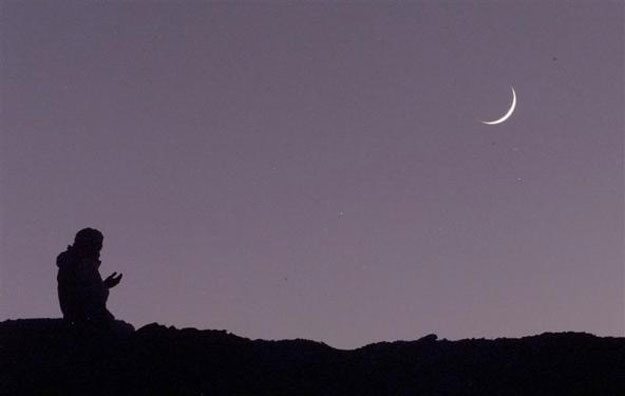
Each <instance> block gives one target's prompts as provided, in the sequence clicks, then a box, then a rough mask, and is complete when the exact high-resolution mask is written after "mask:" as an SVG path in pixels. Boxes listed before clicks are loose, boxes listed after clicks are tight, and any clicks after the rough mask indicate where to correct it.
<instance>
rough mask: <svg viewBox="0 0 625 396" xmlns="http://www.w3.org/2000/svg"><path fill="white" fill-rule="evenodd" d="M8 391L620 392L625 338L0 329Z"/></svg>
mask: <svg viewBox="0 0 625 396" xmlns="http://www.w3.org/2000/svg"><path fill="white" fill-rule="evenodd" d="M0 394H2V395H29V394H36V395H207V396H208V395H296V396H299V395H324V396H325V395H625V339H623V338H599V337H595V336H593V335H590V334H585V333H545V334H542V335H538V336H533V337H524V338H521V339H496V340H484V339H471V340H461V341H447V340H442V341H441V340H437V339H436V336H434V335H430V336H427V337H425V338H422V339H419V340H417V341H398V342H392V343H386V342H384V343H377V344H371V345H367V346H365V347H363V348H359V349H355V350H349V351H345V350H337V349H334V348H331V347H329V346H327V345H325V344H322V343H318V342H313V341H307V340H290V341H262V340H256V341H252V340H249V339H246V338H241V337H237V336H235V335H233V334H229V333H226V332H225V331H215V330H202V331H200V330H196V329H175V328H173V327H170V328H167V327H164V326H161V325H157V324H151V325H148V326H145V327H142V328H140V329H138V330H137V331H136V332H134V333H127V334H117V335H111V334H105V333H98V332H94V331H93V330H88V329H75V328H68V327H67V326H66V325H64V323H63V322H62V321H61V320H59V319H30V320H9V321H5V322H2V323H0Z"/></svg>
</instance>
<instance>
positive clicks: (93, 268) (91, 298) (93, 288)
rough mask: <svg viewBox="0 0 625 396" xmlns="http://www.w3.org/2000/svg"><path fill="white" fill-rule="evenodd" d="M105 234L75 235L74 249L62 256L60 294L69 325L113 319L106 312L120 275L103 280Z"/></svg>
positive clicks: (90, 231)
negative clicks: (101, 252) (102, 266)
mask: <svg viewBox="0 0 625 396" xmlns="http://www.w3.org/2000/svg"><path fill="white" fill-rule="evenodd" d="M103 239H104V237H103V235H102V233H100V232H99V231H97V230H94V229H91V228H85V229H83V230H81V231H79V232H78V233H77V234H76V238H75V240H74V245H72V246H68V247H67V250H66V251H64V252H63V253H61V254H59V256H58V257H57V261H56V264H57V266H58V268H59V271H58V275H57V281H58V294H59V303H60V305H61V312H63V317H64V318H65V319H66V320H68V321H69V322H70V323H80V322H107V321H111V320H113V319H114V316H113V315H112V314H111V313H110V312H109V311H108V310H107V309H106V300H107V298H108V295H109V288H111V287H114V286H116V285H117V284H118V283H119V281H120V280H121V275H119V276H118V277H116V276H115V273H114V274H113V275H111V276H109V277H108V278H107V279H106V280H102V277H101V276H100V272H99V271H98V268H99V266H100V263H101V262H100V260H99V257H100V250H101V249H102V241H103Z"/></svg>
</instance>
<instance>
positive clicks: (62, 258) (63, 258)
mask: <svg viewBox="0 0 625 396" xmlns="http://www.w3.org/2000/svg"><path fill="white" fill-rule="evenodd" d="M73 260H74V254H73V252H72V247H71V246H69V245H68V246H67V249H66V250H65V251H64V252H61V253H60V254H59V255H58V256H57V257H56V265H57V266H58V267H62V266H64V265H67V264H68V263H70V262H72V261H73Z"/></svg>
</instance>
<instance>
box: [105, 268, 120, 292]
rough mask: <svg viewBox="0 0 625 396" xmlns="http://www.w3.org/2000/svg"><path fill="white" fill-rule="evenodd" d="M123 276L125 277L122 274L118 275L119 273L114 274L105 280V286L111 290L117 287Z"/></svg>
mask: <svg viewBox="0 0 625 396" xmlns="http://www.w3.org/2000/svg"><path fill="white" fill-rule="evenodd" d="M122 276H123V275H122V274H119V275H117V272H113V273H112V274H111V275H109V276H108V277H107V278H106V279H104V286H106V287H107V288H109V289H110V288H112V287H115V286H117V285H118V284H119V282H120V281H121V280H122Z"/></svg>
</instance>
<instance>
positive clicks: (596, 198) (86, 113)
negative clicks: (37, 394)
mask: <svg viewBox="0 0 625 396" xmlns="http://www.w3.org/2000/svg"><path fill="white" fill-rule="evenodd" d="M0 4H1V5H0V10H1V40H2V42H1V58H2V62H1V65H0V72H1V74H0V84H1V93H0V95H1V113H0V121H1V124H0V127H1V153H2V155H1V158H0V169H1V171H0V220H1V228H0V231H1V238H0V239H1V245H0V320H5V319H17V318H34V317H60V316H61V313H60V309H59V306H58V300H57V294H56V270H57V268H56V265H55V258H56V256H57V255H58V254H59V253H60V252H61V251H63V250H64V249H65V248H66V246H67V245H69V244H71V243H72V241H73V237H74V234H75V233H76V232H77V231H78V230H79V229H81V228H83V227H88V226H89V227H95V228H97V229H99V230H101V231H102V232H103V233H104V238H105V239H104V248H103V250H102V256H101V258H102V266H101V267H100V271H101V272H102V275H103V276H107V275H108V274H110V273H112V272H114V271H117V272H122V273H123V274H124V277H123V280H122V282H121V284H120V285H119V286H117V287H116V288H114V289H112V290H111V296H110V298H109V301H108V307H109V309H110V310H111V312H113V313H114V314H115V315H116V317H118V318H120V319H123V320H126V321H128V322H130V323H132V324H134V325H135V326H136V327H140V326H142V325H145V324H147V323H151V322H158V323H162V324H165V325H168V326H169V325H173V326H176V327H179V328H180V327H188V326H192V327H197V328H201V329H226V330H228V331H230V332H233V333H235V334H237V335H240V336H244V337H248V338H252V339H257V338H263V339H293V338H307V339H312V340H316V341H321V342H325V343H327V344H329V345H331V346H334V347H337V348H356V347H359V346H362V345H365V344H368V343H371V342H379V341H394V340H399V339H403V340H413V339H417V338H419V337H422V336H425V335H426V334H429V333H436V334H437V335H438V336H439V337H440V338H448V339H462V338H480V337H485V338H497V337H520V336H525V335H533V334H539V333H542V332H545V331H585V332H590V333H593V334H596V335H602V336H607V335H611V336H623V334H624V332H625V318H624V314H625V302H624V301H625V295H624V289H625V283H624V281H625V277H624V256H625V254H624V249H623V246H624V241H625V239H624V219H623V217H624V177H623V176H624V172H623V154H624V152H623V131H624V126H625V123H624V116H623V113H624V112H623V109H624V108H625V96H624V87H625V84H624V82H625V81H624V79H625V77H624V76H625V67H624V48H625V38H624V37H625V34H624V20H625V11H624V10H625V5H624V3H622V2H618V1H604V2H599V3H597V2H585V1H570V2H564V1H559V2H554V1H541V2H515V3H512V2H490V1H466V2H439V1H420V2H417V1H415V2H343V3H336V2H306V3H297V2H284V1H274V2H270V1H264V2H235V3H226V2H162V3H157V2H142V1H137V2H123V3H122V2H81V3H79V2H47V3H45V2H14V1H2V3H0ZM511 86H512V87H514V89H515V91H516V94H517V100H518V102H517V106H516V109H515V111H514V113H513V114H512V116H511V117H510V118H509V119H508V120H507V121H506V122H504V123H501V124H499V125H492V126H489V125H485V124H483V123H481V122H480V121H485V120H494V119H496V118H499V117H501V116H502V115H503V114H505V112H506V111H507V110H508V108H509V106H510V104H511V100H512V96H511Z"/></svg>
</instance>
